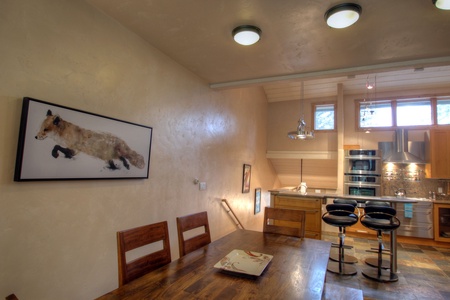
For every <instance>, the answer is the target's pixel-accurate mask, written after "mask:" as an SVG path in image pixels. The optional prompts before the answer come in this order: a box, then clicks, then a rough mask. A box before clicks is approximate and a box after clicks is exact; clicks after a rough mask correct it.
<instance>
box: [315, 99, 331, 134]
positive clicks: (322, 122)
mask: <svg viewBox="0 0 450 300" xmlns="http://www.w3.org/2000/svg"><path fill="white" fill-rule="evenodd" d="M313 111H314V130H323V131H324V130H335V129H336V117H335V105H334V104H332V103H324V104H315V105H314V106H313Z"/></svg>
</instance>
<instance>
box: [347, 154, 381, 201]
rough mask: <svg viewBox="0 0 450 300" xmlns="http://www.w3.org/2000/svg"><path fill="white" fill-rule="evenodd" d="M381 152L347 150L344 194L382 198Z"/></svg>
mask: <svg viewBox="0 0 450 300" xmlns="http://www.w3.org/2000/svg"><path fill="white" fill-rule="evenodd" d="M381 170H382V156H381V151H380V150H364V149H352V150H345V157H344V194H347V195H356V196H381Z"/></svg>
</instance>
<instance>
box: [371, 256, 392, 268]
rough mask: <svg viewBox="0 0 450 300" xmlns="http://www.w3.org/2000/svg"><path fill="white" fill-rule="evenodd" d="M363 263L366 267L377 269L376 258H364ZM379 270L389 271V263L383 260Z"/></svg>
mask: <svg viewBox="0 0 450 300" xmlns="http://www.w3.org/2000/svg"><path fill="white" fill-rule="evenodd" d="M365 263H366V265H368V266H371V267H374V268H378V258H376V257H369V258H366V260H365ZM381 268H382V269H385V270H387V269H390V268H391V263H390V261H388V260H385V259H383V260H382V261H381Z"/></svg>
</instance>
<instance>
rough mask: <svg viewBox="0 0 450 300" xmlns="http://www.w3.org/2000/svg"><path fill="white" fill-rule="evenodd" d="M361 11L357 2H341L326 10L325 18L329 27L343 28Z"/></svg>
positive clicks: (356, 17) (351, 22)
mask: <svg viewBox="0 0 450 300" xmlns="http://www.w3.org/2000/svg"><path fill="white" fill-rule="evenodd" d="M438 1H439V0H438ZM361 12H362V9H361V6H359V5H358V4H354V3H342V4H338V5H336V6H333V7H332V8H330V9H329V10H327V12H326V13H325V20H326V21H327V24H328V26H330V27H333V28H345V27H348V26H350V25H352V24H354V23H355V22H356V21H358V19H359V15H361Z"/></svg>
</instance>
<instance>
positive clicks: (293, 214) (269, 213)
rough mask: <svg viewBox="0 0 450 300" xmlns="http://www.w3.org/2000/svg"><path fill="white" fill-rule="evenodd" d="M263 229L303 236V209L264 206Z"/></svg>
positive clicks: (269, 231)
mask: <svg viewBox="0 0 450 300" xmlns="http://www.w3.org/2000/svg"><path fill="white" fill-rule="evenodd" d="M263 231H264V232H268V233H277V234H282V235H289V236H296V237H299V238H304V237H305V211H304V210H297V209H285V208H273V207H266V208H265V210H264V224H263Z"/></svg>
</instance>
